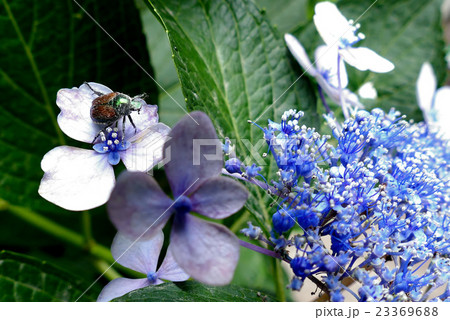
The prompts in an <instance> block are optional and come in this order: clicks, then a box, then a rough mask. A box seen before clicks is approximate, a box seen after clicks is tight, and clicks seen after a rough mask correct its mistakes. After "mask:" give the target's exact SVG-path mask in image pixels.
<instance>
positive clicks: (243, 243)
mask: <svg viewBox="0 0 450 320" xmlns="http://www.w3.org/2000/svg"><path fill="white" fill-rule="evenodd" d="M239 244H240V245H241V247H244V248H247V249H250V250H253V251H255V252H258V253H262V254H265V255H266V256H269V257H272V258H275V259H280V260H281V259H282V258H281V256H280V254H279V253H276V252H274V251H272V250H269V249H266V248H262V247H260V246H257V245H254V244H252V243H249V242H246V241H244V240H239Z"/></svg>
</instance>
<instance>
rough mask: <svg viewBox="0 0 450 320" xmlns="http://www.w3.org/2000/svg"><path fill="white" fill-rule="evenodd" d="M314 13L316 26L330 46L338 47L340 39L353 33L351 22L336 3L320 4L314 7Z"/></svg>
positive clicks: (326, 2) (325, 2)
mask: <svg viewBox="0 0 450 320" xmlns="http://www.w3.org/2000/svg"><path fill="white" fill-rule="evenodd" d="M314 11H315V14H314V24H315V25H316V29H317V31H318V32H319V34H320V36H321V37H322V39H323V41H324V42H325V43H326V44H327V45H328V46H336V45H337V42H339V39H340V38H343V37H344V38H345V37H347V36H348V35H351V33H353V30H352V29H351V28H350V24H349V21H348V20H347V19H346V18H345V17H344V16H343V15H342V13H341V12H340V11H339V9H338V8H337V7H336V5H335V4H334V3H331V2H328V1H324V2H319V3H318V4H316V6H315V7H314Z"/></svg>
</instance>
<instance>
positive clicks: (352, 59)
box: [339, 47, 394, 73]
mask: <svg viewBox="0 0 450 320" xmlns="http://www.w3.org/2000/svg"><path fill="white" fill-rule="evenodd" d="M339 52H340V54H341V56H342V58H344V60H345V62H347V63H348V64H349V65H351V66H353V67H355V68H356V69H358V70H361V71H366V70H370V71H372V72H378V73H385V72H389V71H392V70H394V65H393V64H392V62H390V61H389V60H387V59H385V58H383V57H382V56H380V55H379V54H378V53H376V52H375V51H373V50H371V49H369V48H365V47H359V48H347V49H343V50H340V51H339Z"/></svg>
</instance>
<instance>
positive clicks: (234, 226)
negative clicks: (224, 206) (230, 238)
mask: <svg viewBox="0 0 450 320" xmlns="http://www.w3.org/2000/svg"><path fill="white" fill-rule="evenodd" d="M249 217H250V212H248V210H245V211H244V213H243V214H242V215H241V216H240V217H239V219H237V220H236V221H235V222H234V223H233V224H232V225H231V227H230V230H231V232H233V233H237V232H238V231H239V229H241V228H242V225H243V224H244V223H245V222H246V221H247V220H248V219H249Z"/></svg>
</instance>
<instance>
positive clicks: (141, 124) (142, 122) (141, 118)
mask: <svg viewBox="0 0 450 320" xmlns="http://www.w3.org/2000/svg"><path fill="white" fill-rule="evenodd" d="M130 116H131V118H132V119H133V123H134V124H135V125H136V131H135V129H134V127H133V125H132V124H131V123H130V122H129V119H128V118H127V119H126V125H125V137H127V139H128V137H132V136H134V135H135V134H139V133H140V132H141V131H143V130H145V129H147V128H148V127H151V126H153V125H154V124H156V123H158V106H156V105H151V104H146V103H145V101H144V100H142V107H141V110H140V111H139V112H137V111H133V112H132V113H131V114H130Z"/></svg>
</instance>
